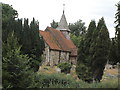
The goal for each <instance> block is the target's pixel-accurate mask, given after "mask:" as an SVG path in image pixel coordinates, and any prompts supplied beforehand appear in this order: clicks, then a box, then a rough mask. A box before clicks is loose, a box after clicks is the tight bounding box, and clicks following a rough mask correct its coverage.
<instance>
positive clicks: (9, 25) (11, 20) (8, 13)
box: [2, 3, 18, 42]
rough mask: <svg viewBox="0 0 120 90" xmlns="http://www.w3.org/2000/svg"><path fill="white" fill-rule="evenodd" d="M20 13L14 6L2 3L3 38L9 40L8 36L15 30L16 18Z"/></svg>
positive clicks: (4, 40)
mask: <svg viewBox="0 0 120 90" xmlns="http://www.w3.org/2000/svg"><path fill="white" fill-rule="evenodd" d="M17 17H18V13H17V11H16V10H15V9H13V8H12V6H9V5H8V4H3V3H2V40H3V42H6V41H7V36H8V34H9V33H10V32H12V31H13V30H14V24H15V18H17Z"/></svg>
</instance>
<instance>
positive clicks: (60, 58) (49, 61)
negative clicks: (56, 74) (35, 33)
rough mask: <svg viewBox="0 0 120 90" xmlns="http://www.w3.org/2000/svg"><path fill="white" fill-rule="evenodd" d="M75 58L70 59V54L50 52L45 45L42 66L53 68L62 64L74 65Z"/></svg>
mask: <svg viewBox="0 0 120 90" xmlns="http://www.w3.org/2000/svg"><path fill="white" fill-rule="evenodd" d="M76 61H77V60H76V57H71V56H70V52H64V51H57V50H51V49H50V48H49V46H48V45H47V44H46V43H45V51H44V53H43V62H42V64H43V65H50V66H54V65H57V64H59V63H62V62H68V63H72V64H76Z"/></svg>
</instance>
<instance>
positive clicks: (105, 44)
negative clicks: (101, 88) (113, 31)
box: [91, 18, 110, 82]
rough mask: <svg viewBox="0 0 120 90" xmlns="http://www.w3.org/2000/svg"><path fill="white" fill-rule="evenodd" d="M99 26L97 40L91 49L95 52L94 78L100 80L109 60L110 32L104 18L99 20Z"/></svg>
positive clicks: (93, 57)
mask: <svg viewBox="0 0 120 90" xmlns="http://www.w3.org/2000/svg"><path fill="white" fill-rule="evenodd" d="M102 24H103V25H102ZM100 26H101V29H100ZM98 27H99V28H98ZM97 28H98V29H99V30H100V31H99V32H98V34H97V35H98V36H96V37H97V38H94V39H95V41H94V42H93V44H94V45H92V46H91V49H92V52H93V56H92V70H93V79H94V80H95V81H98V82H99V81H100V80H101V79H102V75H103V70H104V68H105V65H106V62H107V60H108V54H109V45H110V39H109V32H108V29H107V27H106V25H105V22H104V19H103V18H101V19H100V20H99V23H98V26H97ZM95 34H96V33H95Z"/></svg>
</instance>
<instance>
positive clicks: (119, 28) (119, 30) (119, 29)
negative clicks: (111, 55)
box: [115, 1, 120, 62]
mask: <svg viewBox="0 0 120 90" xmlns="http://www.w3.org/2000/svg"><path fill="white" fill-rule="evenodd" d="M116 6H117V13H116V14H115V15H116V17H115V18H116V21H115V23H116V24H117V25H116V27H115V28H116V42H117V56H118V60H117V61H119V62H120V60H119V58H120V1H119V2H118V4H117V5H116Z"/></svg>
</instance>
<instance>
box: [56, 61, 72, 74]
mask: <svg viewBox="0 0 120 90" xmlns="http://www.w3.org/2000/svg"><path fill="white" fill-rule="evenodd" d="M57 66H58V67H59V68H60V69H61V72H64V73H70V69H71V67H72V65H71V64H69V63H60V64H58V65H57Z"/></svg>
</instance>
